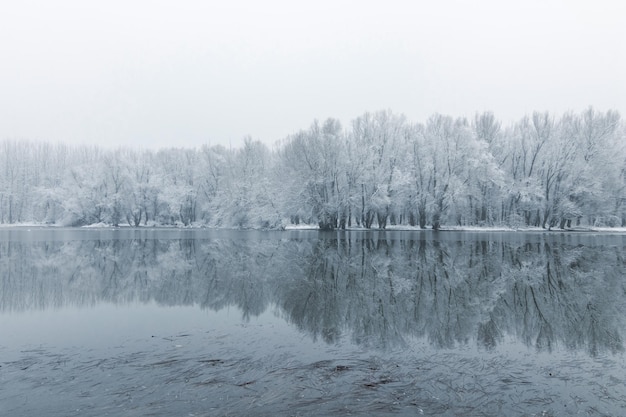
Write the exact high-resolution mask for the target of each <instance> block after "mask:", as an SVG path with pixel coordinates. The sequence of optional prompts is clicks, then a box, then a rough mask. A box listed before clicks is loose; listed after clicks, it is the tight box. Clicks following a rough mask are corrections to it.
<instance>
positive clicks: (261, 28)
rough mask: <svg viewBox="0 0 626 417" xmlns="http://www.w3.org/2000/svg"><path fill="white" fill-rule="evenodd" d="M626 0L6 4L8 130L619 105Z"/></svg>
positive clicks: (180, 129)
mask: <svg viewBox="0 0 626 417" xmlns="http://www.w3.org/2000/svg"><path fill="white" fill-rule="evenodd" d="M623 8H624V6H623V5H622V3H621V2H618V1H607V0H602V1H596V2H593V3H589V2H583V1H558V0H549V1H538V0H533V1H528V2H523V3H511V2H498V1H495V0H487V1H479V2H464V1H454V0H446V1H441V2H434V3H433V2H409V1H390V2H386V3H385V4H384V6H383V5H382V4H381V3H379V2H371V1H365V2H363V1H359V2H356V1H332V2H331V1H320V2H316V3H315V4H302V3H293V2H288V1H275V0H272V1H267V2H262V3H259V2H253V1H231V2H226V3H224V2H201V1H183V2H176V3H175V4H174V3H173V2H164V1H156V2H148V1H124V2H122V1H111V2H106V3H92V2H89V3H85V2H80V1H72V0H62V1H57V2H53V3H51V2H46V1H40V0H35V1H20V2H10V3H7V4H5V5H3V7H2V13H0V57H1V58H0V59H1V61H2V65H0V91H2V94H0V139H8V140H24V139H27V140H31V141H32V140H34V141H52V142H63V143H69V144H85V145H93V144H99V145H101V146H105V147H116V146H121V145H124V146H133V147H135V146H139V147H149V148H152V149H157V148H159V147H169V146H184V147H197V146H201V145H203V144H207V145H224V146H227V147H228V146H235V147H239V146H241V145H243V140H244V137H246V136H247V135H250V136H251V137H252V139H254V140H260V141H261V142H263V143H265V144H267V145H271V144H273V143H274V142H275V141H277V140H281V139H283V138H285V137H286V136H288V135H291V134H294V133H295V132H297V131H298V130H300V129H302V128H305V127H306V126H308V125H309V124H310V122H311V120H313V119H320V120H323V119H326V118H327V117H333V118H337V119H338V120H340V121H341V122H342V123H343V124H344V125H347V124H349V123H350V122H351V120H353V119H355V118H356V117H358V116H360V115H362V114H363V113H364V112H367V111H377V110H380V109H393V110H394V111H395V112H398V113H402V114H405V115H406V116H407V118H409V119H410V120H414V121H418V122H422V123H424V122H426V120H427V118H428V117H430V116H431V115H432V114H434V113H443V114H450V115H452V116H454V117H472V116H473V115H474V113H476V112H481V113H482V112H484V111H493V112H494V113H495V115H496V117H497V118H498V119H499V120H501V121H502V122H503V123H504V124H509V123H513V122H515V121H517V120H519V119H520V118H522V117H524V116H525V115H530V114H531V113H532V112H533V111H535V110H537V111H549V112H551V113H553V114H562V113H564V112H566V111H570V110H571V111H574V112H581V111H583V110H584V109H586V108H587V107H588V106H590V105H592V106H594V107H595V108H596V109H598V110H600V111H606V110H609V109H614V110H617V111H622V109H624V108H625V107H626V106H625V101H626V83H624V82H623V74H624V73H626V58H625V57H626V54H624V45H623V40H624V39H626V27H625V26H624V25H623V22H622V19H621V16H623V11H624V10H623Z"/></svg>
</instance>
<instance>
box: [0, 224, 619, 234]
mask: <svg viewBox="0 0 626 417" xmlns="http://www.w3.org/2000/svg"><path fill="white" fill-rule="evenodd" d="M28 228H36V229H46V228H49V229H56V228H59V229H60V228H63V229H77V230H78V229H187V230H202V229H211V230H241V231H245V230H258V231H293V230H303V231H305V230H309V231H319V230H320V228H319V226H317V225H315V224H299V225H295V224H290V225H287V226H285V227H284V228H283V229H262V228H230V227H215V226H207V225H200V224H197V225H190V226H177V225H158V224H151V225H141V226H129V225H128V224H122V225H119V226H113V225H110V224H106V223H96V224H91V225H85V226H63V225H57V224H40V223H11V224H0V229H28ZM333 231H337V232H339V231H341V232H368V231H371V232H385V231H390V232H392V231H393V232H435V231H434V230H433V229H432V228H431V227H428V228H425V229H421V228H420V227H419V226H409V225H389V226H387V227H386V228H384V229H380V228H370V229H366V228H363V227H348V228H346V229H335V230H333ZM438 231H439V232H520V233H531V232H545V233H549V232H560V233H626V227H591V226H585V227H572V228H566V229H559V228H552V229H543V228H541V227H519V228H513V227H508V226H442V227H441V228H440V229H439V230H438Z"/></svg>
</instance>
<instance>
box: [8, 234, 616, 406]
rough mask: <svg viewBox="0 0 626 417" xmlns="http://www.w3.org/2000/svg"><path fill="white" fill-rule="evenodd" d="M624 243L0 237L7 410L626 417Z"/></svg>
mask: <svg viewBox="0 0 626 417" xmlns="http://www.w3.org/2000/svg"><path fill="white" fill-rule="evenodd" d="M625 248H626V235H619V234H615V235H611V234H592V233H575V234H572V233H570V234H566V233H459V232H440V233H433V232H346V233H341V232H340V233H321V232H316V231H289V232H232V231H206V230H195V231H194V230H143V229H142V230H130V229H125V230H59V229H49V230H48V229H33V230H25V229H19V230H0V415H20V416H41V415H46V416H102V415H111V416H144V415H156V416H173V415H176V416H230V415H260V416H265V415H267V416H270V415H294V416H295V415H298V416H300V415H302V416H305V415H407V416H413V415H445V416H448V415H449V416H457V415H458V416H461V415H462V416H474V415H475V416H482V415H529V416H531V415H537V416H539V415H544V416H550V415H552V416H559V415H610V416H618V415H626V374H625V372H624V369H626V367H625V365H626V363H625V360H624V340H623V338H624V333H625V331H626V285H625V281H624V279H625V278H626V259H625V257H624V253H625Z"/></svg>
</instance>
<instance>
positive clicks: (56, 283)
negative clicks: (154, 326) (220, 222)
mask: <svg viewBox="0 0 626 417" xmlns="http://www.w3.org/2000/svg"><path fill="white" fill-rule="evenodd" d="M89 236H90V237H89V238H81V239H48V238H46V239H23V238H19V236H18V238H15V237H14V238H11V239H0V289H1V291H0V312H2V313H7V312H23V311H28V310H40V309H49V308H57V307H64V306H74V307H89V306H94V305H96V304H98V303H101V302H108V303H130V302H137V301H141V302H146V303H148V302H156V303H158V304H161V305H200V306H201V307H202V308H208V309H212V310H220V309H222V308H225V307H228V306H236V307H238V308H239V309H240V310H241V311H242V312H243V315H244V318H250V317H254V316H258V315H260V314H261V313H263V312H264V311H265V310H266V309H267V308H268V307H269V306H270V305H276V306H278V307H279V310H280V312H281V314H282V315H283V316H284V318H285V319H286V320H287V321H288V322H290V323H292V324H293V325H295V326H297V327H298V328H299V329H301V330H302V331H304V332H306V333H307V334H309V335H310V336H311V337H312V338H313V339H318V338H321V339H323V340H325V341H326V342H328V343H333V342H335V341H337V340H339V338H340V337H344V336H347V337H350V338H351V339H353V340H354V341H355V342H356V343H358V344H361V345H364V346H375V347H385V346H398V345H402V344H404V343H405V342H406V341H407V340H409V339H411V338H424V339H427V340H428V341H429V342H430V344H432V345H433V346H435V347H437V348H454V347H457V346H459V345H465V344H473V343H476V344H478V345H479V346H480V347H481V348H484V349H493V348H495V347H496V346H498V345H499V344H500V343H501V342H502V341H503V340H504V339H505V338H513V339H515V340H517V341H518V342H521V343H523V344H525V345H527V346H531V347H533V348H535V349H537V350H539V351H547V352H550V351H551V350H552V349H554V348H555V346H562V347H566V348H568V349H571V350H581V351H586V352H587V353H588V354H590V355H592V356H596V355H598V354H599V353H601V352H610V353H617V352H622V351H623V350H624V344H623V332H624V317H625V313H626V301H625V299H626V297H624V295H625V294H626V290H625V288H626V287H625V286H624V282H623V278H624V276H625V275H626V274H625V272H626V261H625V259H624V248H625V245H624V240H623V239H622V238H621V237H618V238H617V239H615V238H613V239H609V240H608V241H607V239H604V238H601V237H597V236H591V237H584V238H583V237H576V238H572V237H571V236H561V237H559V236H553V235H515V236H513V237H511V236H506V235H496V236H495V237H494V236H491V237H489V236H488V235H478V236H473V237H472V236H468V235H460V236H459V237H458V238H457V237H454V238H442V239H439V238H437V237H433V235H432V234H430V235H424V234H417V233H416V234H411V233H396V234H393V233H381V234H376V233H367V234H366V233H352V234H351V233H346V234H339V235H337V234H317V233H309V234H290V235H284V234H283V235H281V234H268V235H263V234H253V235H250V234H243V236H242V235H241V234H237V233H234V234H232V236H229V235H227V234H221V235H218V236H217V237H207V236H203V235H195V234H193V233H192V234H185V235H184V236H181V237H175V238H172V237H171V236H170V237H168V238H165V239H164V238H162V236H159V234H158V233H156V232H155V233H144V234H142V235H132V236H130V237H128V236H127V237H125V238H119V237H115V236H105V237H103V238H94V237H93V235H89ZM520 236H521V237H520Z"/></svg>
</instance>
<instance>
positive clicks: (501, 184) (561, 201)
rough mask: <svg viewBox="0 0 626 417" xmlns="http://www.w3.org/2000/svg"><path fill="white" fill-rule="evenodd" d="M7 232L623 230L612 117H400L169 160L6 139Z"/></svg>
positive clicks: (1, 183)
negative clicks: (15, 226) (100, 226)
mask: <svg viewBox="0 0 626 417" xmlns="http://www.w3.org/2000/svg"><path fill="white" fill-rule="evenodd" d="M0 149H1V153H0V223H24V222H37V223H42V224H59V225H67V226H79V225H88V224H97V223H106V224H110V225H114V226H117V225H120V224H129V225H131V226H140V225H183V226H190V225H207V226H214V227H239V228H282V227H284V226H286V225H288V224H289V223H295V224H298V223H311V224H316V225H318V226H319V227H320V228H321V229H336V228H347V227H362V228H385V227H387V226H388V225H411V226H419V227H421V228H433V229H439V228H440V227H442V226H444V225H450V226H451V225H458V226H494V225H508V226H511V227H543V228H551V227H560V228H566V227H571V226H576V225H592V226H593V225H596V226H597V225H602V226H626V125H625V124H624V122H623V121H622V120H621V119H620V115H619V114H618V113H617V112H616V111H612V110H609V111H606V112H601V111H596V110H594V109H593V108H588V109H587V110H585V111H583V112H581V113H572V112H569V113H565V114H563V115H562V116H560V117H555V116H554V115H552V114H550V113H547V112H543V113H541V112H534V113H533V114H532V115H529V116H525V117H523V118H522V119H520V120H519V121H517V122H515V123H513V124H511V125H509V126H503V125H502V123H501V122H500V121H498V120H497V119H496V117H495V116H494V115H493V113H490V112H486V113H481V114H477V115H476V116H475V117H474V118H472V119H471V120H470V119H467V118H454V117H452V116H447V115H441V114H435V115H432V116H431V117H430V118H429V119H428V120H427V121H426V122H425V123H415V122H411V121H409V120H407V119H406V117H405V116H403V115H400V114H395V113H393V112H392V111H379V112H376V113H365V114H363V115H362V116H360V117H358V118H356V119H355V120H353V121H352V123H351V124H350V125H349V127H347V128H345V127H343V126H342V124H341V123H340V122H339V121H338V120H336V119H332V118H329V119H327V120H325V121H323V122H319V121H314V122H313V123H312V124H311V126H310V127H309V128H307V129H303V130H301V131H299V132H297V133H294V134H292V135H290V136H288V137H286V138H284V139H282V140H281V141H278V142H277V143H276V144H275V145H274V146H273V147H268V146H267V145H265V144H264V143H262V142H260V141H255V140H252V139H251V138H246V139H245V140H244V144H243V145H242V146H241V147H237V148H226V147H224V146H220V145H217V146H208V145H205V146H202V147H200V148H193V149H182V148H168V149H160V150H147V149H134V148H131V147H124V148H119V149H115V150H109V149H104V148H102V147H97V146H78V145H75V146H71V145H66V144H52V143H45V142H44V143H41V142H28V141H16V140H4V141H2V142H0Z"/></svg>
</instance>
